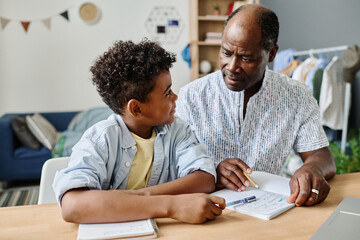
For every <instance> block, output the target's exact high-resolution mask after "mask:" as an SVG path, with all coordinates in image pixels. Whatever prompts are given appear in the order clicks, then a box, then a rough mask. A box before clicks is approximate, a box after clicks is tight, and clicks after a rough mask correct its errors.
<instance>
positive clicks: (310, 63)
mask: <svg viewBox="0 0 360 240" xmlns="http://www.w3.org/2000/svg"><path fill="white" fill-rule="evenodd" d="M316 61H317V59H316V58H307V59H306V60H305V61H304V62H302V63H301V64H300V65H299V66H298V67H297V68H296V69H295V70H294V73H293V75H292V78H293V79H295V80H298V81H300V82H303V83H305V79H306V76H307V74H308V73H309V71H310V70H311V69H312V68H313V67H314V66H315V64H316Z"/></svg>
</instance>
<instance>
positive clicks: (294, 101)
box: [177, 69, 329, 174]
mask: <svg viewBox="0 0 360 240" xmlns="http://www.w3.org/2000/svg"><path fill="white" fill-rule="evenodd" d="M243 107H244V91H241V92H234V91H231V90H229V89H228V88H227V87H226V85H225V83H224V80H223V77H222V74H221V71H216V72H214V73H211V74H209V75H207V76H205V77H203V78H200V79H198V80H196V81H193V82H191V83H189V84H187V85H186V86H184V87H183V88H181V89H180V92H179V99H178V101H177V115H178V116H179V117H181V118H182V119H184V120H185V121H187V122H188V123H189V124H190V126H191V128H192V130H193V131H194V133H195V135H196V136H197V138H198V139H199V141H201V142H203V143H205V145H206V146H207V149H208V151H209V153H210V154H211V155H213V156H214V158H215V162H216V164H218V163H219V162H220V161H222V160H223V159H225V158H240V159H241V160H243V161H244V162H245V163H247V164H248V165H249V166H250V167H251V168H252V169H253V170H259V171H266V172H270V173H274V174H279V172H280V171H281V169H282V167H283V164H284V162H285V160H286V158H287V156H288V155H289V153H290V151H291V150H292V149H294V150H295V151H296V152H307V151H311V150H316V149H319V148H322V147H325V146H328V145H329V143H328V140H327V137H326V135H325V132H324V130H323V128H322V126H321V124H320V114H319V107H318V105H317V102H316V100H315V99H314V97H313V96H312V91H311V90H310V89H309V88H308V86H306V85H305V84H303V83H301V82H298V81H296V80H293V79H290V78H289V77H287V76H285V75H283V74H279V73H275V72H273V71H271V70H268V69H267V70H266V71H265V77H264V80H263V83H262V86H261V88H260V90H259V91H258V92H257V93H256V94H255V95H254V96H252V97H251V98H250V99H249V102H248V104H247V108H246V115H245V118H244V117H243Z"/></svg>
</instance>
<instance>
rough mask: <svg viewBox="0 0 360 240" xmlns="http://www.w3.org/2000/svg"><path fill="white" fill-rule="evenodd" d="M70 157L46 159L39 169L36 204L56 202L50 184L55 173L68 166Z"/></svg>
mask: <svg viewBox="0 0 360 240" xmlns="http://www.w3.org/2000/svg"><path fill="white" fill-rule="evenodd" d="M69 160H70V157H60V158H52V159H49V160H47V161H46V162H45V163H44V165H43V167H42V170H41V178H40V189H39V199H38V204H46V203H56V202H57V201H56V197H55V193H54V190H53V188H52V184H53V181H54V177H55V173H56V171H58V170H61V169H64V168H66V167H67V166H68V163H69Z"/></svg>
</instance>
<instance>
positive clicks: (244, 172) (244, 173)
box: [243, 171, 259, 188]
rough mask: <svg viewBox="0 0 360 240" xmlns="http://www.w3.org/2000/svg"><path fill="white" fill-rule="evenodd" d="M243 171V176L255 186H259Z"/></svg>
mask: <svg viewBox="0 0 360 240" xmlns="http://www.w3.org/2000/svg"><path fill="white" fill-rule="evenodd" d="M243 173H244V175H245V177H246V178H247V179H248V180H249V181H250V182H251V183H252V184H254V186H255V187H256V188H259V186H258V185H257V184H256V183H255V182H254V180H252V179H251V177H250V176H249V175H248V174H247V173H246V172H245V171H243Z"/></svg>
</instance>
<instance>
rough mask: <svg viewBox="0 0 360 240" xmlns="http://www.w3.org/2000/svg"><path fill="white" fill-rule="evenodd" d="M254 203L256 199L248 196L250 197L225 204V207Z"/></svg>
mask: <svg viewBox="0 0 360 240" xmlns="http://www.w3.org/2000/svg"><path fill="white" fill-rule="evenodd" d="M253 201H256V197H255V196H250V197H246V198H243V199H240V200H236V201H233V202H229V203H227V204H226V206H227V207H230V206H232V205H236V204H244V203H249V202H253Z"/></svg>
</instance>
